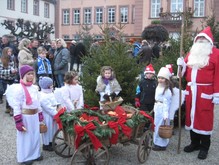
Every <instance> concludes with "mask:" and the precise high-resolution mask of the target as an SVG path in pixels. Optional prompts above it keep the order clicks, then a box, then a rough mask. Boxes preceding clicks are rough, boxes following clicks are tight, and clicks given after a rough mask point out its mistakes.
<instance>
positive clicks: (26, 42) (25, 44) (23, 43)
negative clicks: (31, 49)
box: [18, 38, 31, 50]
mask: <svg viewBox="0 0 219 165" xmlns="http://www.w3.org/2000/svg"><path fill="white" fill-rule="evenodd" d="M30 43H31V41H30V40H29V39H27V38H23V39H22V40H21V41H20V42H19V45H18V49H19V50H21V49H23V48H27V47H28V46H29V45H30Z"/></svg>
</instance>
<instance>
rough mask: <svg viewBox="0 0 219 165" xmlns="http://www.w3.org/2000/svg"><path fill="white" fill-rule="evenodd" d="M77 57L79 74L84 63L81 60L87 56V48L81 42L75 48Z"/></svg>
mask: <svg viewBox="0 0 219 165" xmlns="http://www.w3.org/2000/svg"><path fill="white" fill-rule="evenodd" d="M75 55H76V56H75V57H76V63H77V72H79V68H80V67H81V64H82V61H81V59H82V58H83V57H84V56H85V55H86V48H85V46H84V44H83V43H82V42H79V43H78V44H77V45H76V47H75Z"/></svg>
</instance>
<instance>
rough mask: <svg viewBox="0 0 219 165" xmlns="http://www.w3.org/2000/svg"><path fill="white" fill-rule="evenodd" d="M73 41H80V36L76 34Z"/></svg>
mask: <svg viewBox="0 0 219 165" xmlns="http://www.w3.org/2000/svg"><path fill="white" fill-rule="evenodd" d="M73 39H74V40H75V41H79V40H80V39H81V38H80V36H79V35H78V34H74V35H73Z"/></svg>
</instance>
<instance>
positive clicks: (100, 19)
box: [95, 8, 103, 24]
mask: <svg viewBox="0 0 219 165" xmlns="http://www.w3.org/2000/svg"><path fill="white" fill-rule="evenodd" d="M95 22H96V23H97V24H100V23H103V9H102V8H96V21H95Z"/></svg>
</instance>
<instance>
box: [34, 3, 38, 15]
mask: <svg viewBox="0 0 219 165" xmlns="http://www.w3.org/2000/svg"><path fill="white" fill-rule="evenodd" d="M33 15H39V0H34V1H33Z"/></svg>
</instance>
